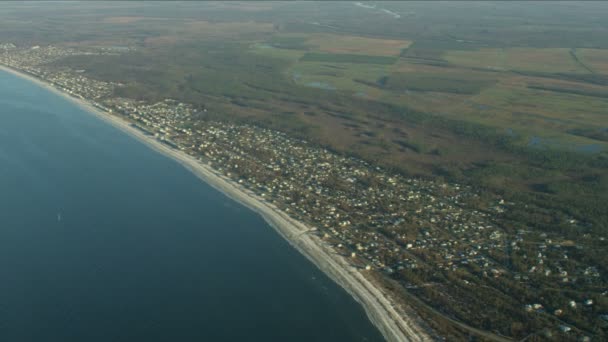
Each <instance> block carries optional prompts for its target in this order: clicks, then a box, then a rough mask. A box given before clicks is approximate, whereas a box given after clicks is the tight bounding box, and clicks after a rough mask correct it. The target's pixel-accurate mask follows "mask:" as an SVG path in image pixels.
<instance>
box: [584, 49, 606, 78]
mask: <svg viewBox="0 0 608 342" xmlns="http://www.w3.org/2000/svg"><path fill="white" fill-rule="evenodd" d="M576 51H577V55H578V56H579V58H580V59H581V61H582V62H583V63H585V64H586V65H588V66H589V67H590V68H591V69H592V70H593V71H595V72H597V73H600V74H605V75H608V49H577V50H576Z"/></svg>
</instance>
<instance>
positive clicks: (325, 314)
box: [0, 71, 383, 342]
mask: <svg viewBox="0 0 608 342" xmlns="http://www.w3.org/2000/svg"><path fill="white" fill-rule="evenodd" d="M243 340H245V341H380V340H383V339H382V336H381V334H380V333H379V331H378V330H377V329H376V328H375V327H374V326H373V325H372V324H371V322H370V321H369V319H368V318H367V316H366V314H365V312H364V310H363V308H362V307H361V306H360V305H359V304H358V303H357V302H356V301H355V300H354V299H353V298H352V297H351V296H350V295H349V294H348V293H346V291H344V290H343V289H342V288H341V287H339V286H338V285H336V284H335V283H334V282H333V281H331V280H330V279H329V278H328V277H327V276H325V275H324V274H323V273H322V272H321V271H319V270H318V269H317V268H316V267H315V266H314V265H313V264H312V263H311V262H310V261H308V260H307V259H306V258H305V257H304V256H302V255H301V254H299V253H298V252H297V251H296V250H295V249H294V248H292V247H291V246H290V245H289V244H288V243H287V242H286V241H285V240H284V239H283V238H282V237H280V236H279V235H278V233H276V232H275V231H274V229H273V228H271V227H270V226H269V225H268V224H267V223H266V222H265V221H264V220H263V219H262V218H261V217H260V216H259V215H257V214H256V213H254V212H252V211H250V210H248V209H247V208H245V207H243V206H241V205H240V204H238V203H236V202H234V201H232V200H231V199H229V198H227V197H226V196H225V195H223V194H222V193H220V192H218V191H217V190H215V189H214V188H212V187H211V186H209V185H207V184H205V183H203V182H202V181H201V180H200V179H198V178H197V177H196V176H194V175H193V174H191V173H190V172H189V171H187V170H186V169H184V168H183V167H182V166H181V165H179V164H178V163H177V162H175V161H174V160H172V159H170V158H168V157H166V156H163V155H161V154H159V153H158V152H156V151H154V150H152V149H150V148H149V147H147V146H146V145H145V144H143V143H141V142H139V141H138V140H136V139H135V138H133V137H131V136H129V135H127V134H125V133H123V132H122V131H120V130H118V129H116V128H114V127H112V126H110V125H109V124H107V123H105V122H103V121H102V120H100V119H99V118H97V117H95V116H94V115H92V114H90V113H87V112H86V111H85V110H84V109H82V108H81V107H79V106H77V105H76V104H75V103H73V102H71V101H69V100H67V99H65V98H64V97H62V96H59V95H57V94H55V93H53V92H51V91H49V90H47V89H44V88H42V87H40V86H38V85H36V84H35V83H32V82H30V81H28V80H25V79H21V78H19V77H17V76H14V75H12V74H10V73H6V72H4V71H0V341H10V342H21V341H36V342H39V341H45V342H52V341H58V342H59V341H61V342H69V341H88V342H93V341H104V342H108V341H130V342H133V341H146V342H152V341H180V342H181V341H184V342H185V341H243Z"/></svg>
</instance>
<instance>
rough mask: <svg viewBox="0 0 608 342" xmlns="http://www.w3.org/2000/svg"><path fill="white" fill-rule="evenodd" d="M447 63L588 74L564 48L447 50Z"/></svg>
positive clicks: (494, 68)
mask: <svg viewBox="0 0 608 342" xmlns="http://www.w3.org/2000/svg"><path fill="white" fill-rule="evenodd" d="M443 58H444V59H445V60H447V61H448V62H449V63H452V64H454V65H458V66H465V67H470V68H486V69H493V70H516V71H534V72H547V73H552V72H554V73H557V72H561V73H588V71H587V70H586V69H585V68H584V67H582V66H581V65H579V64H578V63H577V61H576V60H575V59H574V58H573V57H572V55H571V54H570V49H568V48H506V49H503V48H491V49H489V48H482V49H479V50H475V51H457V50H454V51H448V52H447V53H446V54H445V55H444V56H443Z"/></svg>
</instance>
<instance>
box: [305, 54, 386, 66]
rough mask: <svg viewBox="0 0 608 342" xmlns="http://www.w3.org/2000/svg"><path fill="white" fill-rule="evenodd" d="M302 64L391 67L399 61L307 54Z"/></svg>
mask: <svg viewBox="0 0 608 342" xmlns="http://www.w3.org/2000/svg"><path fill="white" fill-rule="evenodd" d="M300 61H301V62H327V63H359V64H381V65H391V64H393V63H395V62H396V61H397V58H396V57H386V56H370V55H354V54H333V53H316V52H309V53H306V54H305V55H304V56H303V57H302V58H300Z"/></svg>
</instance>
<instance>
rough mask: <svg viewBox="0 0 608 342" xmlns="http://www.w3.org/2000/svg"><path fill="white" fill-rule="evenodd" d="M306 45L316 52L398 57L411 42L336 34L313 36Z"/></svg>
mask: <svg viewBox="0 0 608 342" xmlns="http://www.w3.org/2000/svg"><path fill="white" fill-rule="evenodd" d="M307 43H308V44H310V45H312V46H314V47H315V49H316V50H319V51H322V52H328V53H336V54H357V55H359V54H361V55H371V56H398V55H399V54H400V53H401V50H403V49H405V48H407V47H408V46H409V45H410V44H411V42H410V41H407V40H396V39H378V38H367V37H358V36H349V35H337V34H313V35H310V38H308V39H307Z"/></svg>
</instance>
